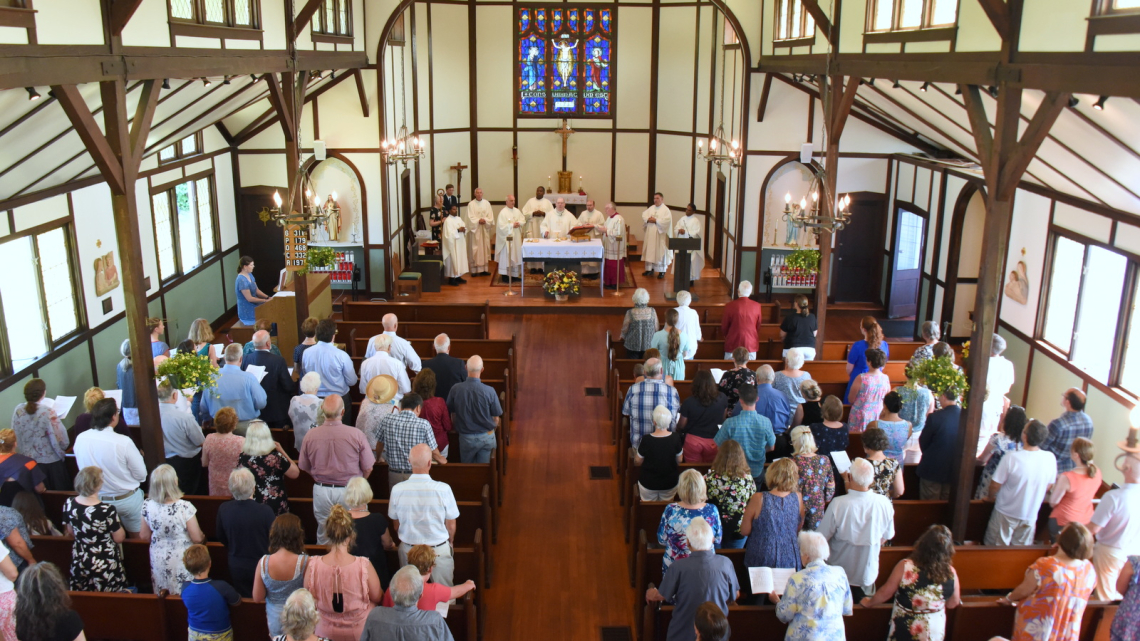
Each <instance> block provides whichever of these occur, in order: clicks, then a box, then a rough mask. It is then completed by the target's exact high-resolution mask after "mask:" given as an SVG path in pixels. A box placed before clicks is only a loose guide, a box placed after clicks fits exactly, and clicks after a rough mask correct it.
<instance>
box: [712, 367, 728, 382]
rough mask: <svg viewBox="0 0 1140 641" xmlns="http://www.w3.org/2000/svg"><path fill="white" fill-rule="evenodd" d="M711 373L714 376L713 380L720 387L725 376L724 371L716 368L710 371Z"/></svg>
mask: <svg viewBox="0 0 1140 641" xmlns="http://www.w3.org/2000/svg"><path fill="white" fill-rule="evenodd" d="M709 373H710V374H712V377H713V380H714V381H716V384H717V385H720V377H722V376H724V370H723V369H717V368H715V367H714V368H712V369H710V370H709Z"/></svg>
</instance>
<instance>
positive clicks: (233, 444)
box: [202, 407, 245, 496]
mask: <svg viewBox="0 0 1140 641" xmlns="http://www.w3.org/2000/svg"><path fill="white" fill-rule="evenodd" d="M237 424H238V419H237V412H236V411H234V408H232V407H223V408H222V409H220V410H218V413H217V415H215V416H214V430H215V432H214V433H213V434H207V435H206V440H205V441H203V442H202V467H204V468H206V469H208V470H209V476H210V496H229V495H230V472H233V471H234V468H236V467H237V464H238V457H239V456H241V450H242V448H243V447H245V437H244V436H238V435H237V434H234V428H236V427H237Z"/></svg>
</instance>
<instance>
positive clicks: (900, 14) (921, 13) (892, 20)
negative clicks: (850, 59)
mask: <svg viewBox="0 0 1140 641" xmlns="http://www.w3.org/2000/svg"><path fill="white" fill-rule="evenodd" d="M1126 1H1133V0H1126ZM867 6H868V10H869V11H870V16H869V19H868V23H869V25H868V26H869V27H870V31H902V30H908V29H931V28H934V27H949V26H953V25H954V24H955V23H956V22H957V20H958V0H873V2H871V3H869V4H868V5H867Z"/></svg>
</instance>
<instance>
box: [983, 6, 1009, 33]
mask: <svg viewBox="0 0 1140 641" xmlns="http://www.w3.org/2000/svg"><path fill="white" fill-rule="evenodd" d="M978 4H980V5H982V11H985V12H986V17H987V18H989V19H990V24H992V25H993V26H994V30H995V31H997V32H998V35H999V36H1001V39H1002V40H1008V39H1009V35H1010V33H1009V29H1010V16H1009V5H1008V4H1006V3H1005V0H978Z"/></svg>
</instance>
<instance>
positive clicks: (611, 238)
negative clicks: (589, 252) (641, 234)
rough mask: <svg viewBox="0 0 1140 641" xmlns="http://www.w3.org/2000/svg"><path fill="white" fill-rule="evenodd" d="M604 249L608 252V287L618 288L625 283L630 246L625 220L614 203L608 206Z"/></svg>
mask: <svg viewBox="0 0 1140 641" xmlns="http://www.w3.org/2000/svg"><path fill="white" fill-rule="evenodd" d="M602 233H603V235H602V247H603V248H605V251H606V273H605V274H604V275H603V278H605V285H606V287H614V288H617V286H618V284H619V283H625V252H626V247H627V246H628V245H629V239H628V238H626V230H625V219H624V218H622V217H621V214H619V213H618V211H617V207H615V206H614V204H613V203H607V204H606V225H605V231H604V232H602Z"/></svg>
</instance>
